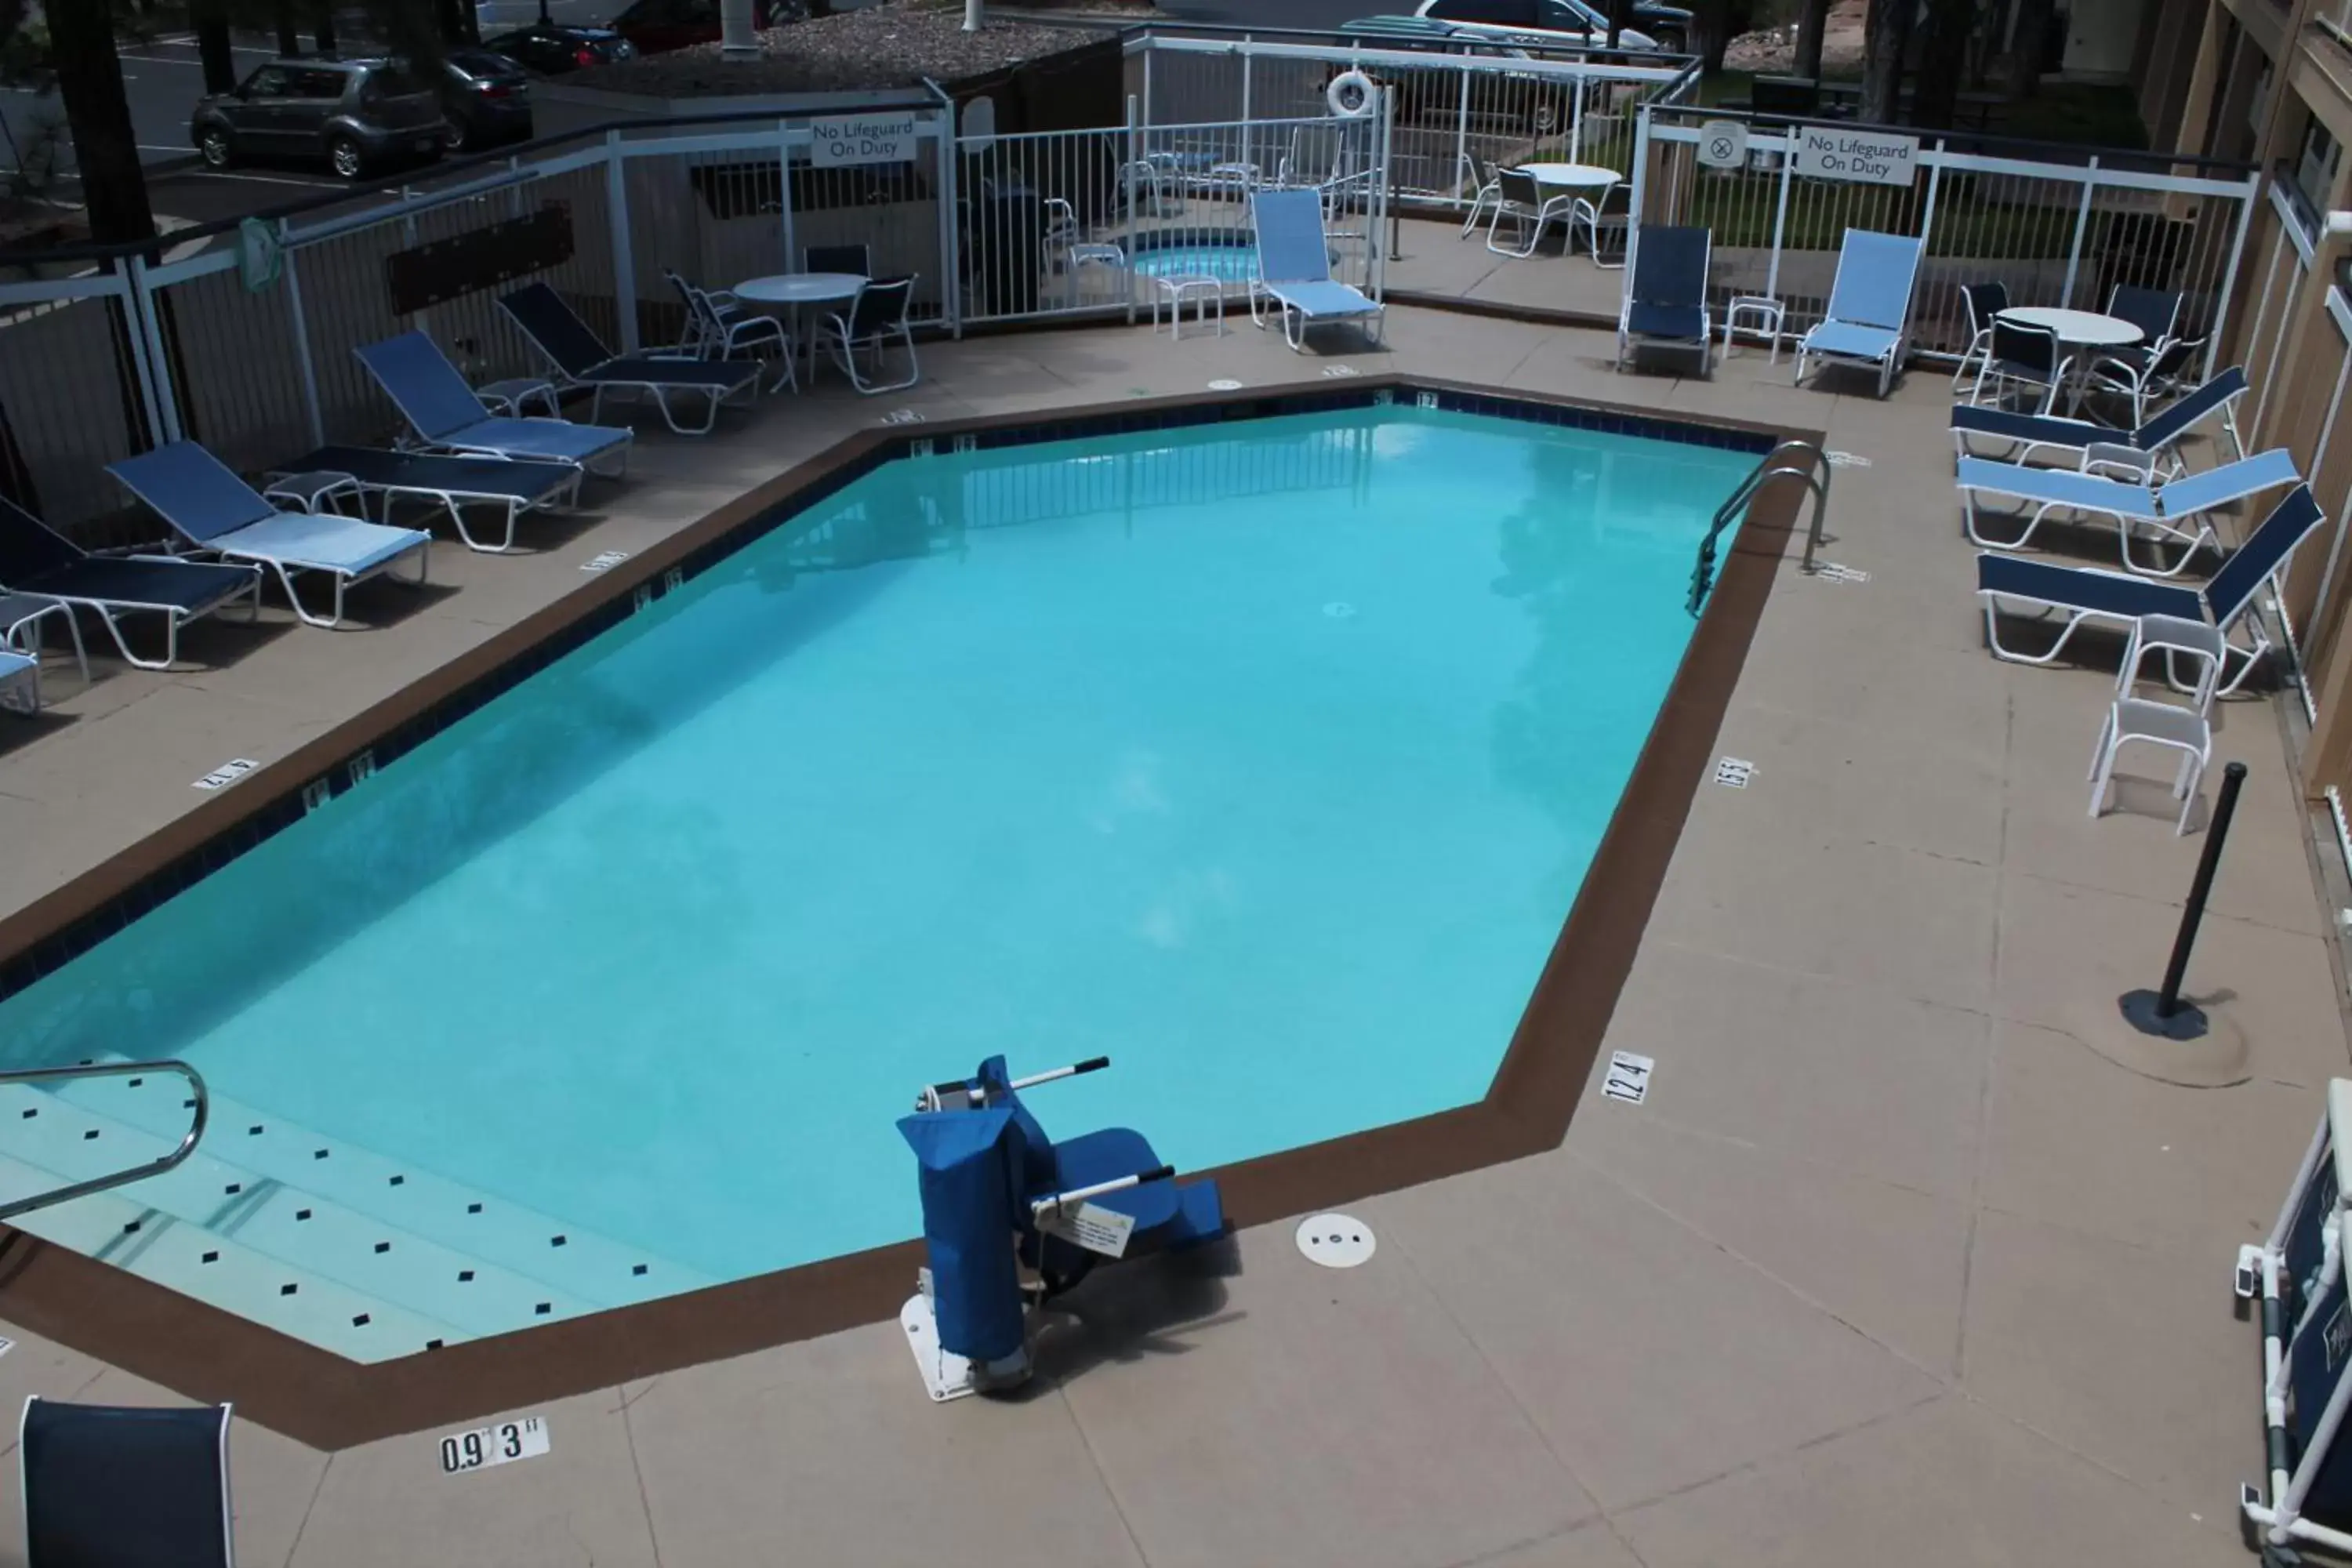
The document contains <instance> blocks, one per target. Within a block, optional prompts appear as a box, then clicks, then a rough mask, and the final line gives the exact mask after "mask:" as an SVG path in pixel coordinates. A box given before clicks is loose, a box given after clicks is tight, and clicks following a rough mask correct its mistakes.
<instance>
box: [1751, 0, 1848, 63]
mask: <svg viewBox="0 0 2352 1568" xmlns="http://www.w3.org/2000/svg"><path fill="white" fill-rule="evenodd" d="M1869 9H1870V7H1869V5H1868V3H1867V0H1836V3H1835V4H1834V5H1831V7H1830V15H1829V25H1828V26H1825V27H1823V28H1822V69H1823V70H1825V71H1835V70H1841V69H1843V70H1859V69H1860V68H1861V67H1862V24H1863V17H1864V15H1865V14H1866V13H1867V12H1868V11H1869ZM1796 61H1797V29H1796V27H1795V26H1794V25H1791V26H1785V27H1767V28H1765V29H1764V30H1763V31H1761V32H1756V33H1742V34H1741V35H1739V37H1736V38H1734V39H1732V40H1731V47H1729V48H1727V49H1726V50H1725V51H1724V54H1723V63H1724V64H1725V65H1727V66H1729V67H1730V68H1732V69H1733V70H1741V71H1762V72H1765V73H1768V74H1769V73H1771V72H1776V71H1786V70H1788V69H1790V68H1791V67H1792V66H1794V65H1795V64H1796Z"/></svg>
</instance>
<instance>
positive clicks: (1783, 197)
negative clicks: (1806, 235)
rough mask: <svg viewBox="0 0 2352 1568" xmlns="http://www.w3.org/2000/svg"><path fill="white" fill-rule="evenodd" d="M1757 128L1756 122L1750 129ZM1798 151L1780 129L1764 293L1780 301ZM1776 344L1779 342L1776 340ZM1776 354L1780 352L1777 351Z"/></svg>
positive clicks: (1783, 130) (1753, 122) (1785, 129)
mask: <svg viewBox="0 0 2352 1568" xmlns="http://www.w3.org/2000/svg"><path fill="white" fill-rule="evenodd" d="M1755 128H1756V122H1755V121H1752V120H1751V121H1748V129H1749V130H1750V131H1753V130H1754V129H1755ZM1795 153H1796V149H1795V148H1793V147H1791V146H1790V145H1789V129H1788V127H1787V126H1782V127H1781V128H1780V200H1779V202H1778V203H1777V204H1775V205H1774V206H1773V208H1772V254H1771V256H1770V258H1769V259H1768V260H1766V262H1765V263H1764V292H1765V293H1767V294H1769V295H1770V296H1771V297H1772V298H1773V299H1775V300H1778V299H1779V298H1780V241H1781V238H1782V237H1784V236H1785V235H1786V234H1787V233H1788V232H1789V184H1790V179H1791V178H1792V176H1793V175H1794V174H1795V173H1796V168H1795V165H1796V162H1797V160H1796V156H1795ZM1774 341H1775V342H1778V340H1777V339H1776V340H1774ZM1773 352H1775V353H1778V352H1779V350H1777V349H1775V350H1774V351H1773Z"/></svg>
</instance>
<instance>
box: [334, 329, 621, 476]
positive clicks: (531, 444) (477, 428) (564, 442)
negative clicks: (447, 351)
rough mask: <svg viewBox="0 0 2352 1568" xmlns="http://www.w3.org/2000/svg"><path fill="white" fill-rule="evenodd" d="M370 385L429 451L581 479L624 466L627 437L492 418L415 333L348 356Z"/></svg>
mask: <svg viewBox="0 0 2352 1568" xmlns="http://www.w3.org/2000/svg"><path fill="white" fill-rule="evenodd" d="M352 353H355V354H357V355H359V358H360V363H362V364H363V365H365V366H367V372H368V374H370V375H372V376H373V377H375V384H377V385H378V386H381V387H383V392H384V395H385V396H386V397H389V398H391V399H392V401H393V405H394V406H395V407H397V408H398V409H399V410H400V416H401V417H402V418H404V419H405V420H407V421H408V427H409V428H410V429H411V430H414V431H415V433H416V443H417V445H419V446H421V447H425V448H426V449H427V450H430V451H436V452H478V453H480V454H482V455H484V456H486V457H492V458H520V459H522V460H524V461H528V462H542V463H569V464H571V465H572V467H573V468H578V469H580V470H582V471H583V473H586V472H603V471H604V470H602V469H599V468H597V464H599V463H600V462H606V461H610V462H611V463H612V465H613V466H612V468H611V469H610V471H611V472H612V473H614V474H618V473H620V472H621V471H622V470H623V469H624V468H627V467H628V463H629V442H630V440H631V439H632V438H633V436H634V432H631V431H629V430H625V429H613V428H610V427H608V426H603V425H574V424H572V422H571V421H570V420H568V419H503V418H497V417H494V416H492V415H491V413H490V411H489V410H488V408H485V407H484V406H483V405H482V400H481V399H480V398H478V397H477V396H475V395H474V389H473V388H472V387H470V386H467V384H466V378H465V377H464V376H462V375H459V374H457V366H456V365H454V364H451V363H449V361H448V359H447V357H446V356H445V355H444V354H443V353H441V351H440V349H439V348H438V347H437V346H436V345H435V343H434V342H433V340H432V339H431V338H428V337H426V336H425V334H424V333H423V332H403V333H401V334H400V336H398V337H396V338H386V339H384V340H383V342H380V343H369V344H367V345H365V346H364V347H362V348H357V349H353V350H352Z"/></svg>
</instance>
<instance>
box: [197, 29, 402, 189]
mask: <svg viewBox="0 0 2352 1568" xmlns="http://www.w3.org/2000/svg"><path fill="white" fill-rule="evenodd" d="M446 132H447V126H446V123H445V121H444V120H443V117H442V112H441V98H440V95H439V94H438V93H436V91H435V90H434V89H433V88H432V87H431V86H430V85H429V84H427V83H426V82H425V81H424V80H422V79H419V78H418V77H417V75H416V73H415V72H414V71H411V70H410V69H409V68H407V67H406V66H404V65H402V64H400V63H399V62H397V61H394V60H382V59H374V60H333V59H310V58H284V59H275V60H271V61H270V62H269V63H268V64H267V65H264V66H259V67H257V68H255V70H254V72H253V74H252V75H251V76H249V77H247V78H246V79H245V80H244V81H243V82H242V83H240V84H239V85H238V86H237V88H236V90H235V91H233V92H224V93H216V94H214V95H213V96H211V97H209V98H204V99H199V100H197V102H196V107H195V110H194V113H193V114H192V115H190V116H189V120H188V133H189V135H190V137H191V138H192V139H193V140H194V142H195V144H196V151H197V152H198V153H202V154H203V155H204V160H205V163H209V164H211V165H212V166H213V167H214V168H215V169H219V168H226V166H227V165H229V164H230V163H235V162H236V161H237V160H238V159H240V158H288V159H314V158H315V159H324V160H325V161H326V163H328V165H329V166H330V167H331V168H332V169H333V170H334V171H335V173H336V174H341V176H342V177H343V178H345V179H347V180H356V179H358V178H359V177H360V176H361V175H362V174H366V173H367V172H368V171H369V170H370V169H372V168H374V167H376V166H377V165H379V164H384V163H404V162H411V161H415V162H430V161H432V160H434V159H436V158H438V157H440V156H441V150H442V146H443V140H444V137H445V136H446Z"/></svg>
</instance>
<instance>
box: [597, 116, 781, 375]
mask: <svg viewBox="0 0 2352 1568" xmlns="http://www.w3.org/2000/svg"><path fill="white" fill-rule="evenodd" d="M785 189H786V190H787V191H788V192H789V191H790V189H791V183H790V182H789V181H787V182H786V184H785ZM785 199H786V200H787V201H790V200H791V197H790V196H789V195H787V196H786V198H785ZM604 216H605V217H606V219H607V220H609V226H610V227H611V230H612V246H613V309H614V314H615V315H617V316H619V317H620V331H621V352H622V353H625V354H633V353H636V352H637V261H636V256H635V252H634V251H632V250H631V248H630V246H629V176H628V169H627V167H626V164H625V161H624V160H623V158H622V156H621V133H620V132H618V131H607V132H604Z"/></svg>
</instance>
